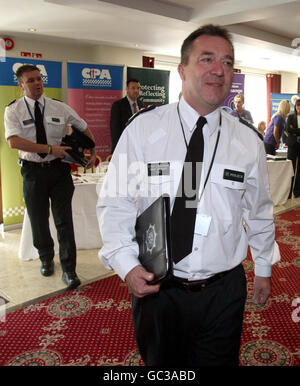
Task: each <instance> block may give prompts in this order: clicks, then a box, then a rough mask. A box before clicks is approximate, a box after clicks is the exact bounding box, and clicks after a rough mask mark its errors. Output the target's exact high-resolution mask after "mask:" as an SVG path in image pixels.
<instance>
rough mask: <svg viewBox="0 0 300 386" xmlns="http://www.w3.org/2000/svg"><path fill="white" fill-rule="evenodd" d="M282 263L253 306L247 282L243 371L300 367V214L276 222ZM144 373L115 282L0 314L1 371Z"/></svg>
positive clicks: (248, 263) (126, 300)
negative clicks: (133, 369)
mask: <svg viewBox="0 0 300 386" xmlns="http://www.w3.org/2000/svg"><path fill="white" fill-rule="evenodd" d="M275 224H276V240H277V242H278V244H279V247H280V250H281V256H282V260H281V262H280V263H279V264H277V265H276V266H275V267H274V268H273V292H272V296H271V297H270V299H269V300H268V302H267V303H266V304H265V305H264V306H256V305H255V304H254V303H253V302H252V293H253V263H252V260H251V258H250V255H249V256H248V257H247V259H246V260H245V261H244V263H243V264H244V268H245V271H246V274H247V279H248V299H247V303H246V309H245V315H244V325H243V333H242V341H241V352H240V364H241V365H242V366H270V365H273V366H299V365H300V208H297V209H295V210H292V211H289V212H287V213H284V214H281V215H279V216H276V218H275ZM4 365H5V366H120V365H125V366H142V365H143V361H142V360H141V357H140V355H139V353H138V350H137V347H136V344H135V339H134V333H133V327H132V320H131V301H130V295H129V294H128V289H127V286H126V284H125V283H123V282H122V281H121V280H120V279H119V278H118V277H117V276H116V275H114V276H112V277H109V278H106V279H103V280H99V281H97V282H94V283H91V284H88V285H85V286H83V287H80V288H78V289H76V290H73V291H69V292H66V293H64V294H61V295H58V296H55V297H52V298H50V299H47V300H44V301H41V302H39V303H36V304H32V305H30V306H28V307H25V308H23V309H20V310H17V311H15V312H11V313H9V314H8V315H4V314H3V313H2V315H1V314H0V366H4Z"/></svg>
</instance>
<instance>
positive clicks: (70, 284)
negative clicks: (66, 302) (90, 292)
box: [62, 272, 81, 289]
mask: <svg viewBox="0 0 300 386" xmlns="http://www.w3.org/2000/svg"><path fill="white" fill-rule="evenodd" d="M62 281H63V282H64V283H65V285H66V286H67V288H68V289H74V288H76V287H78V286H79V285H80V284H81V281H80V280H79V278H78V276H77V275H76V272H64V273H63V275H62Z"/></svg>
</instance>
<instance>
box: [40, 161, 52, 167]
mask: <svg viewBox="0 0 300 386" xmlns="http://www.w3.org/2000/svg"><path fill="white" fill-rule="evenodd" d="M49 166H50V161H45V162H41V167H42V168H48V167H49Z"/></svg>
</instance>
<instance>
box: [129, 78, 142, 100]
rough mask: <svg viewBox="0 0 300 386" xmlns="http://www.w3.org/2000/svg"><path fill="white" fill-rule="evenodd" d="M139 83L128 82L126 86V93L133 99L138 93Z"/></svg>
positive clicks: (135, 98)
mask: <svg viewBox="0 0 300 386" xmlns="http://www.w3.org/2000/svg"><path fill="white" fill-rule="evenodd" d="M140 88H141V86H140V84H139V83H137V82H129V84H128V86H127V95H128V96H129V98H130V99H131V100H133V101H136V100H137V98H138V97H139V95H140Z"/></svg>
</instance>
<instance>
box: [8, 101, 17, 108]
mask: <svg viewBox="0 0 300 386" xmlns="http://www.w3.org/2000/svg"><path fill="white" fill-rule="evenodd" d="M15 101H16V99H14V100H13V101H11V102H10V103H9V104H8V105H7V107H8V106H10V105H12V104H13V103H15Z"/></svg>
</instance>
